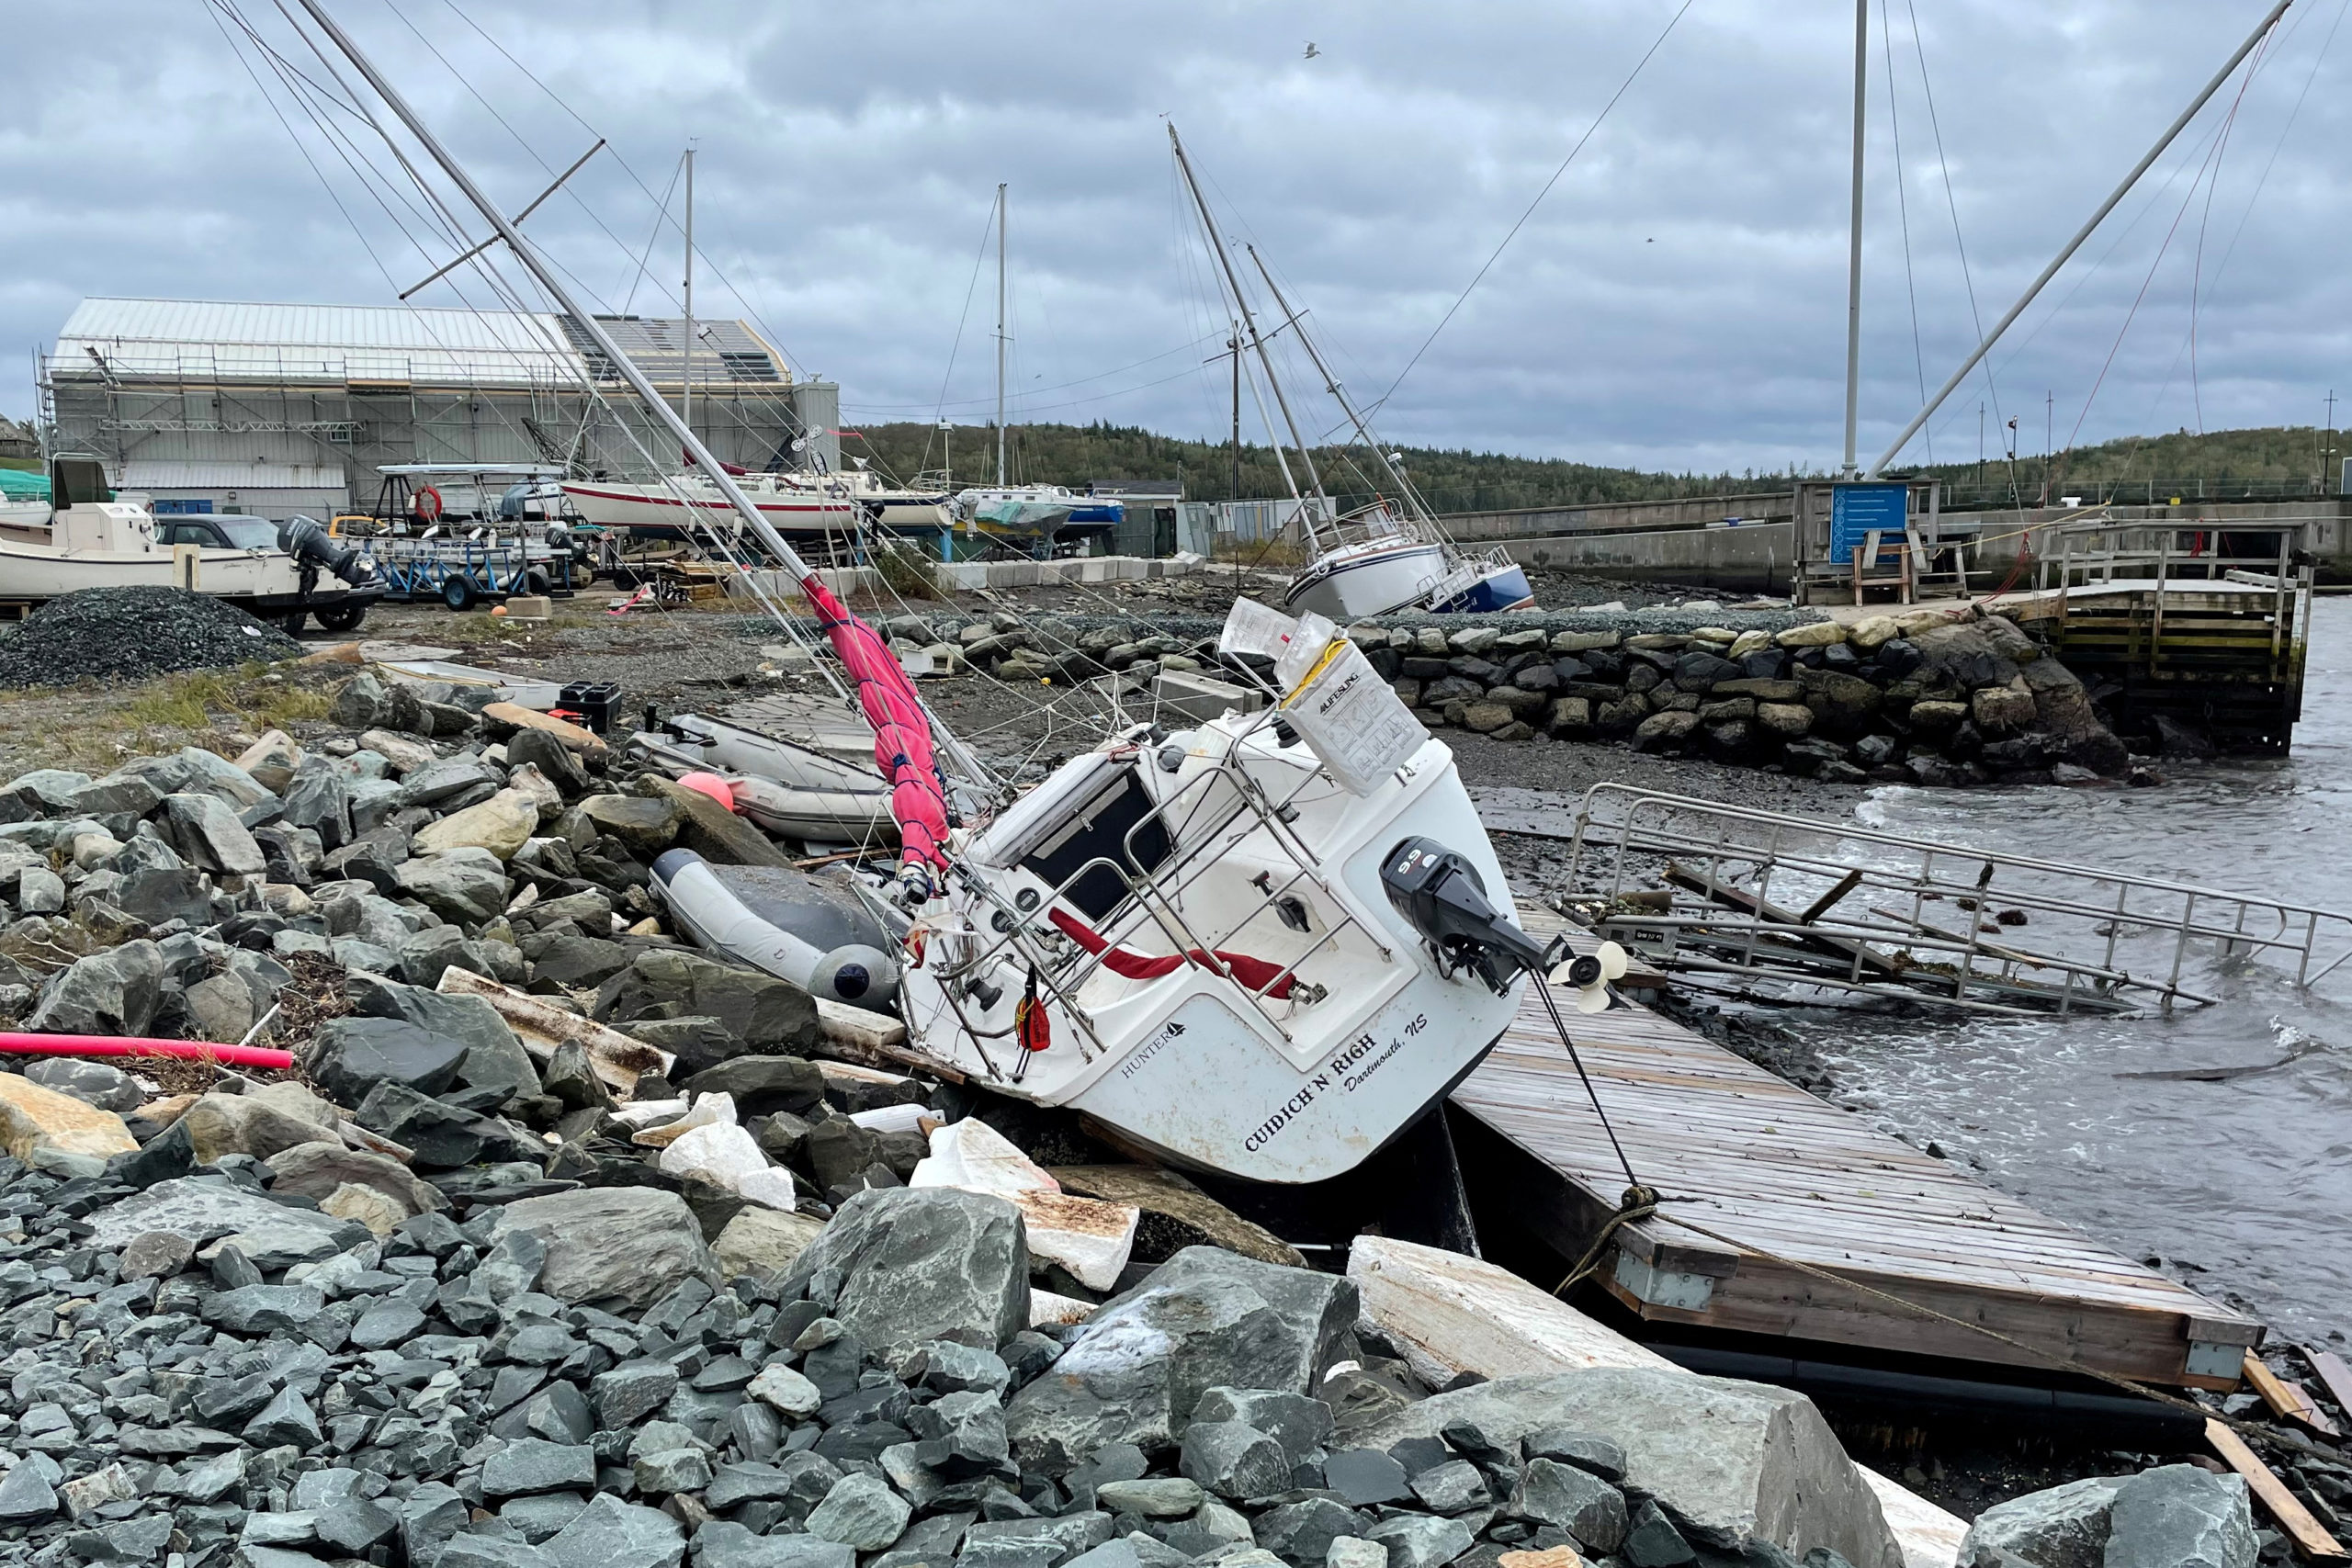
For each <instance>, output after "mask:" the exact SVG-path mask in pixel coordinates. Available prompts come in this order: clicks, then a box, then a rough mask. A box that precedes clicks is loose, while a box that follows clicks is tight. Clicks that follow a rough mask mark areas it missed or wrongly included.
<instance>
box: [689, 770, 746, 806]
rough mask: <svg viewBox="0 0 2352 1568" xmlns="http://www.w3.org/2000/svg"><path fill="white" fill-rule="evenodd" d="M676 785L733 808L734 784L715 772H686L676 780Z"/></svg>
mask: <svg viewBox="0 0 2352 1568" xmlns="http://www.w3.org/2000/svg"><path fill="white" fill-rule="evenodd" d="M678 787H679V788H681V789H690V790H693V791H694V792H695V794H696V795H708V796H710V798H711V799H713V800H715V801H717V802H718V804H719V805H721V806H723V807H726V808H727V809H728V810H729V811H732V810H734V809H735V790H734V786H733V785H731V784H729V783H728V782H727V781H726V780H725V779H723V778H720V777H719V776H718V774H717V773H687V774H685V775H684V776H683V777H681V778H680V779H679V780H678Z"/></svg>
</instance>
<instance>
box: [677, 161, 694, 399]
mask: <svg viewBox="0 0 2352 1568" xmlns="http://www.w3.org/2000/svg"><path fill="white" fill-rule="evenodd" d="M685 290H686V299H685V305H686V351H685V355H684V357H683V358H682V359H681V360H680V361H679V365H678V413H679V417H680V418H682V419H684V421H685V423H686V428H687V429H688V430H692V429H693V428H694V427H695V150H694V149H693V148H691V147H689V148H687V149H686V281H685Z"/></svg>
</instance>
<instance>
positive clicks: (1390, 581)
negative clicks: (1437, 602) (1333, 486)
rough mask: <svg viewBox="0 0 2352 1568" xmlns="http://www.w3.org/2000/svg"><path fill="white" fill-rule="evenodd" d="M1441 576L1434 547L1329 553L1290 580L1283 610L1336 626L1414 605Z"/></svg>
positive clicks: (1415, 542)
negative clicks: (1316, 617)
mask: <svg viewBox="0 0 2352 1568" xmlns="http://www.w3.org/2000/svg"><path fill="white" fill-rule="evenodd" d="M1444 574H1445V551H1444V549H1443V548H1442V547H1441V546H1439V545H1437V544H1435V543H1434V542H1430V541H1424V540H1419V539H1397V540H1394V541H1381V542H1376V543H1374V544H1369V545H1357V546H1353V547H1350V548H1347V549H1344V550H1334V551H1332V552H1331V553H1330V554H1329V555H1326V556H1324V557H1322V558H1319V559H1317V561H1316V562H1315V563H1314V564H1313V565H1311V566H1309V567H1307V568H1306V570H1303V571H1301V572H1300V573H1299V574H1298V575H1297V576H1296V577H1295V578H1293V579H1291V584H1290V587H1289V589H1288V590H1287V592H1285V593H1284V594H1283V607H1284V608H1285V609H1287V610H1289V611H1290V613H1291V614H1293V615H1305V614H1306V613H1307V612H1308V611H1310V610H1311V611H1313V612H1314V613H1315V614H1317V615H1324V616H1328V617H1329V618H1330V619H1331V620H1334V621H1337V622H1338V623H1339V624H1340V625H1341V626H1346V625H1348V624H1349V623H1350V622H1351V621H1360V620H1363V619H1364V618H1365V617H1366V616H1370V615H1387V614H1388V613H1389V612H1391V611H1393V610H1399V609H1402V608H1404V607H1405V606H1406V605H1408V604H1414V603H1416V602H1418V601H1419V599H1420V598H1421V596H1422V595H1423V594H1425V593H1427V592H1429V590H1430V584H1431V583H1433V582H1435V581H1437V580H1438V579H1439V578H1440V577H1442V576H1443V575H1444Z"/></svg>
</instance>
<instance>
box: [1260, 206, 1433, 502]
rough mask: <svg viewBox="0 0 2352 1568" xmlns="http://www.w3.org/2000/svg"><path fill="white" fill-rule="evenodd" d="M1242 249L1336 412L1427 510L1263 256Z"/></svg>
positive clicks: (1407, 495)
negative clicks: (1336, 406) (1337, 407)
mask: <svg viewBox="0 0 2352 1568" xmlns="http://www.w3.org/2000/svg"><path fill="white" fill-rule="evenodd" d="M1242 248H1243V249H1245V250H1247V251H1248V252H1249V253H1250V263H1251V265H1254V266H1256V267H1257V269H1258V276H1260V277H1262V278H1264V279H1265V280H1266V292H1267V293H1269V294H1272V296H1273V297H1274V308H1275V309H1276V310H1280V311H1282V313H1283V321H1284V322H1285V323H1286V324H1287V325H1288V326H1289V327H1290V330H1291V332H1292V333H1293V335H1295V337H1296V338H1297V339H1298V345H1299V346H1300V347H1301V348H1303V349H1305V350H1306V357H1307V358H1308V359H1309V360H1310V361H1312V362H1313V364H1314V366H1315V371H1316V374H1317V375H1318V376H1320V377H1322V378H1323V389H1324V390H1325V391H1327V392H1329V393H1330V394H1331V398H1332V400H1333V401H1335V402H1337V403H1338V404H1339V405H1340V412H1341V413H1344V414H1346V415H1347V416H1348V423H1350V424H1352V425H1354V426H1355V427H1356V434H1357V436H1358V437H1359V438H1360V439H1361V440H1362V441H1363V444H1364V445H1365V446H1369V447H1371V448H1372V453H1373V456H1374V457H1377V458H1378V459H1379V460H1380V467H1381V469H1382V471H1383V472H1385V473H1386V474H1387V476H1388V478H1389V480H1390V482H1391V483H1393V484H1395V485H1396V486H1397V490H1398V491H1401V492H1402V493H1403V495H1404V497H1405V499H1406V500H1407V501H1408V502H1410V503H1411V504H1412V506H1413V509H1414V510H1415V511H1417V512H1421V513H1427V512H1428V510H1429V508H1428V507H1426V506H1424V505H1422V504H1421V498H1420V495H1419V492H1417V491H1415V490H1414V489H1413V486H1412V481H1411V480H1409V479H1407V478H1406V477H1405V476H1404V474H1403V473H1402V472H1401V471H1400V470H1399V469H1398V468H1397V465H1396V464H1394V463H1392V462H1390V461H1389V460H1388V448H1387V447H1386V446H1383V445H1382V444H1381V443H1380V441H1379V439H1378V438H1377V437H1376V436H1374V434H1373V433H1372V427H1371V426H1370V425H1368V424H1366V423H1364V422H1363V415H1362V414H1360V413H1358V412H1356V407H1355V405H1354V404H1353V403H1351V402H1350V401H1348V393H1347V389H1345V388H1344V387H1341V386H1340V378H1338V377H1337V376H1334V375H1332V374H1331V367H1329V366H1328V365H1326V364H1324V363H1323V355H1322V354H1321V352H1320V351H1318V350H1317V348H1316V346H1315V340H1314V339H1313V338H1311V337H1309V336H1307V335H1306V322H1305V321H1300V320H1299V319H1298V312H1297V311H1295V310H1292V309H1291V308H1290V301H1289V300H1287V299H1283V291H1282V288H1281V286H1280V285H1278V284H1276V283H1275V282H1274V275H1273V274H1272V272H1271V271H1269V270H1268V269H1267V266H1266V258H1265V257H1263V256H1261V255H1260V254H1258V247H1257V246H1255V245H1245V246H1244V247H1242Z"/></svg>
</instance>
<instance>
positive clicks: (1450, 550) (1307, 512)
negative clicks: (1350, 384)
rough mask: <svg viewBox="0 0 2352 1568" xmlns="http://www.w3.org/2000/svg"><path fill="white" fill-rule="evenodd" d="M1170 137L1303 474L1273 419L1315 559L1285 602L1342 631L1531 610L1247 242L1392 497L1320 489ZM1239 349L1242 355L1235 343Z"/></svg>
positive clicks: (1526, 594)
mask: <svg viewBox="0 0 2352 1568" xmlns="http://www.w3.org/2000/svg"><path fill="white" fill-rule="evenodd" d="M1168 141H1169V145H1170V148H1171V149H1173V151H1174V152H1175V155H1176V167H1177V170H1178V172H1179V173H1181V174H1182V175H1183V178H1184V188H1185V189H1186V190H1187V191H1188V192H1190V193H1191V195H1192V197H1193V209H1194V210H1195V211H1197V212H1198V213H1199V215H1200V220H1201V232H1202V235H1203V237H1204V239H1205V240H1206V241H1207V243H1208V247H1209V250H1210V252H1211V254H1214V255H1215V256H1216V263H1217V272H1218V276H1220V277H1222V278H1223V280H1224V282H1225V286H1226V288H1227V290H1229V302H1230V303H1231V305H1232V306H1233V308H1234V310H1236V311H1237V312H1238V315H1239V317H1240V321H1241V325H1242V328H1243V330H1244V332H1245V333H1247V335H1248V338H1249V343H1250V348H1251V349H1252V351H1253V352H1254V353H1255V354H1256V355H1257V359H1258V364H1259V367H1260V368H1261V370H1262V371H1263V372H1264V374H1265V378H1266V384H1267V387H1268V389H1270V390H1272V393H1273V396H1274V406H1275V407H1276V408H1277V409H1278V410H1280V411H1281V414H1282V420H1283V428H1284V429H1286V430H1287V431H1288V432H1289V433H1290V446H1291V452H1292V453H1294V454H1295V456H1296V457H1297V458H1298V460H1299V465H1300V467H1301V468H1304V469H1305V470H1306V490H1304V491H1302V490H1301V489H1300V488H1299V483H1298V480H1297V479H1296V477H1295V475H1294V473H1293V472H1292V469H1291V466H1290V458H1289V456H1288V455H1286V454H1285V453H1284V451H1283V440H1282V436H1281V434H1279V433H1277V432H1275V431H1274V430H1273V429H1272V424H1271V422H1270V423H1269V427H1268V435H1269V437H1270V439H1271V440H1272V446H1273V449H1274V458H1275V461H1276V464H1277V465H1278V466H1279V467H1280V468H1281V469H1282V475H1283V483H1284V484H1286V485H1287V486H1288V487H1289V489H1290V492H1291V499H1292V500H1294V501H1295V502H1298V518H1299V525H1300V532H1301V533H1302V534H1303V535H1304V536H1305V537H1306V547H1307V553H1308V555H1309V556H1310V557H1311V559H1309V561H1308V562H1307V564H1306V567H1304V568H1303V569H1301V570H1300V571H1299V572H1298V574H1297V575H1296V576H1295V577H1293V578H1292V579H1291V581H1290V586H1289V588H1288V589H1287V590H1286V591H1285V593H1284V599H1283V602H1284V604H1285V605H1286V606H1287V607H1288V608H1290V609H1292V610H1295V611H1297V612H1299V613H1300V614H1302V615H1304V614H1308V613H1312V614H1315V615H1325V616H1328V617H1329V618H1330V619H1332V620H1335V621H1338V622H1340V624H1341V625H1343V626H1344V625H1346V624H1348V623H1349V622H1351V621H1358V620H1363V619H1364V618H1366V617H1368V616H1373V615H1388V614H1390V613H1392V612H1394V611H1397V610H1402V609H1404V608H1406V607H1407V606H1408V605H1411V606H1418V607H1420V608H1423V609H1428V610H1433V611H1436V612H1438V613H1440V614H1445V615H1476V614H1479V613H1482V612H1486V611H1491V610H1521V609H1526V608H1529V607H1531V606H1532V605H1533V604H1534V603H1535V593H1534V591H1533V590H1532V588H1530V587H1529V585H1528V581H1527V571H1526V569H1525V568H1523V567H1521V566H1520V565H1519V564H1518V563H1517V562H1515V561H1513V560H1512V559H1511V558H1510V555H1509V553H1508V552H1506V551H1504V550H1503V549H1501V548H1500V547H1497V548H1494V549H1491V550H1488V551H1486V552H1483V553H1478V552H1469V551H1464V550H1462V549H1460V548H1458V547H1455V545H1454V543H1453V540H1452V539H1450V538H1449V537H1447V536H1446V532H1445V530H1444V528H1443V527H1442V526H1441V525H1439V523H1438V521H1437V518H1436V517H1435V516H1434V515H1433V514H1432V513H1430V510H1429V508H1428V506H1426V505H1425V504H1424V503H1423V502H1422V501H1421V498H1420V494H1419V491H1417V490H1416V489H1415V488H1414V486H1413V484H1412V482H1411V481H1410V480H1409V479H1408V478H1407V477H1406V475H1405V471H1404V469H1403V468H1400V467H1398V465H1397V457H1396V456H1395V455H1394V454H1393V453H1391V452H1390V451H1389V449H1388V447H1387V446H1386V444H1385V443H1384V442H1382V441H1381V440H1380V439H1379V437H1378V436H1377V435H1375V434H1374V433H1373V431H1372V428H1371V426H1370V425H1369V424H1367V423H1365V421H1364V418H1363V414H1362V413H1360V412H1358V411H1357V409H1356V407H1355V405H1354V404H1353V403H1352V402H1351V401H1350V400H1349V399H1348V395H1347V392H1346V389H1343V388H1342V387H1341V386H1340V380H1339V378H1338V377H1336V376H1334V375H1332V373H1331V369H1330V367H1329V365H1328V364H1327V363H1326V362H1325V361H1324V358H1323V355H1322V351H1321V350H1320V349H1318V348H1317V346H1316V344H1315V340H1314V339H1313V337H1312V336H1310V335H1309V334H1308V333H1307V330H1306V322H1305V321H1303V320H1301V319H1300V317H1299V314H1298V312H1296V311H1295V310H1292V309H1291V308H1290V303H1289V301H1288V300H1286V299H1283V292H1282V289H1281V288H1279V287H1277V286H1276V284H1275V283H1274V279H1273V275H1272V272H1270V271H1268V270H1267V267H1266V264H1265V262H1264V260H1263V259H1262V258H1261V257H1260V256H1259V254H1258V253H1257V249H1256V247H1254V246H1252V247H1250V260H1251V262H1253V263H1254V264H1256V266H1257V269H1258V275H1259V276H1260V277H1261V278H1262V279H1263V280H1264V282H1265V286H1266V290H1267V292H1268V293H1269V294H1270V295H1271V296H1272V299H1273V301H1274V304H1275V307H1276V309H1278V310H1280V311H1281V313H1282V315H1283V322H1282V327H1281V329H1280V330H1282V331H1286V332H1289V333H1292V334H1294V335H1295V337H1296V338H1297V340H1298V344H1299V346H1300V347H1301V348H1303V349H1305V350H1306V355H1307V357H1308V358H1309V359H1310V360H1311V361H1312V362H1313V363H1314V366H1315V370H1316V373H1317V375H1319V376H1321V377H1322V378H1323V385H1324V389H1325V390H1327V391H1329V393H1330V395H1331V397H1332V399H1333V400H1334V401H1336V402H1338V404H1339V405H1340V412H1342V413H1343V414H1344V415H1345V416H1346V418H1347V421H1348V423H1350V424H1351V425H1352V426H1353V427H1354V429H1355V432H1356V435H1357V438H1358V439H1359V440H1361V441H1362V442H1363V444H1364V446H1366V447H1368V448H1369V449H1370V450H1371V453H1372V456H1373V458H1374V462H1376V463H1377V464H1378V465H1379V468H1380V469H1381V471H1382V477H1383V479H1385V483H1386V485H1387V487H1388V489H1389V490H1390V491H1392V492H1393V499H1392V498H1391V496H1389V495H1384V496H1383V497H1382V498H1381V499H1380V500H1378V501H1376V502H1374V503H1373V504H1372V505H1370V506H1366V507H1362V508H1359V509H1358V510H1356V511H1354V512H1351V513H1347V514H1346V515H1344V516H1342V515H1340V514H1338V513H1337V512H1336V509H1335V508H1334V507H1333V506H1332V503H1331V500H1330V497H1329V495H1328V494H1327V493H1326V492H1325V491H1324V488H1323V481H1322V478H1321V476H1320V475H1319V474H1318V473H1317V471H1316V468H1315V459H1314V457H1313V455H1312V454H1311V453H1309V452H1308V450H1307V445H1306V441H1305V439H1304V438H1303V437H1302V436H1301V434H1300V433H1299V427H1298V422H1297V420H1296V419H1295V418H1294V417H1292V414H1291V408H1290V397H1289V394H1288V393H1287V392H1285V391H1284V390H1283V384H1282V378H1281V377H1280V376H1279V375H1278V374H1276V372H1275V370H1274V362H1273V358H1272V355H1270V354H1268V353H1267V351H1266V338H1265V336H1264V335H1263V334H1261V333H1260V331H1259V329H1258V316H1257V312H1256V311H1254V310H1251V309H1250V299H1249V296H1248V294H1247V293H1246V292H1245V290H1244V289H1243V288H1242V285H1241V279H1240V276H1238V273H1237V272H1236V271H1235V269H1234V265H1233V257H1232V254H1231V252H1230V251H1229V250H1228V249H1227V245H1226V243H1225V240H1224V238H1223V236H1221V235H1220V234H1219V233H1218V232H1217V228H1216V220H1214V219H1213V218H1211V217H1210V216H1209V205H1208V201H1207V198H1206V197H1204V196H1202V194H1201V187H1200V184H1199V182H1198V181H1197V180H1195V179H1194V178H1193V163H1192V160H1191V158H1189V157H1187V156H1186V155H1185V152H1184V143H1183V141H1182V138H1180V137H1179V136H1178V135H1177V134H1176V127H1175V125H1174V123H1173V122H1170V125H1169V127H1168ZM1235 352H1236V353H1238V352H1239V350H1238V347H1237V349H1236V351H1235ZM1237 395H1238V394H1237Z"/></svg>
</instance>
